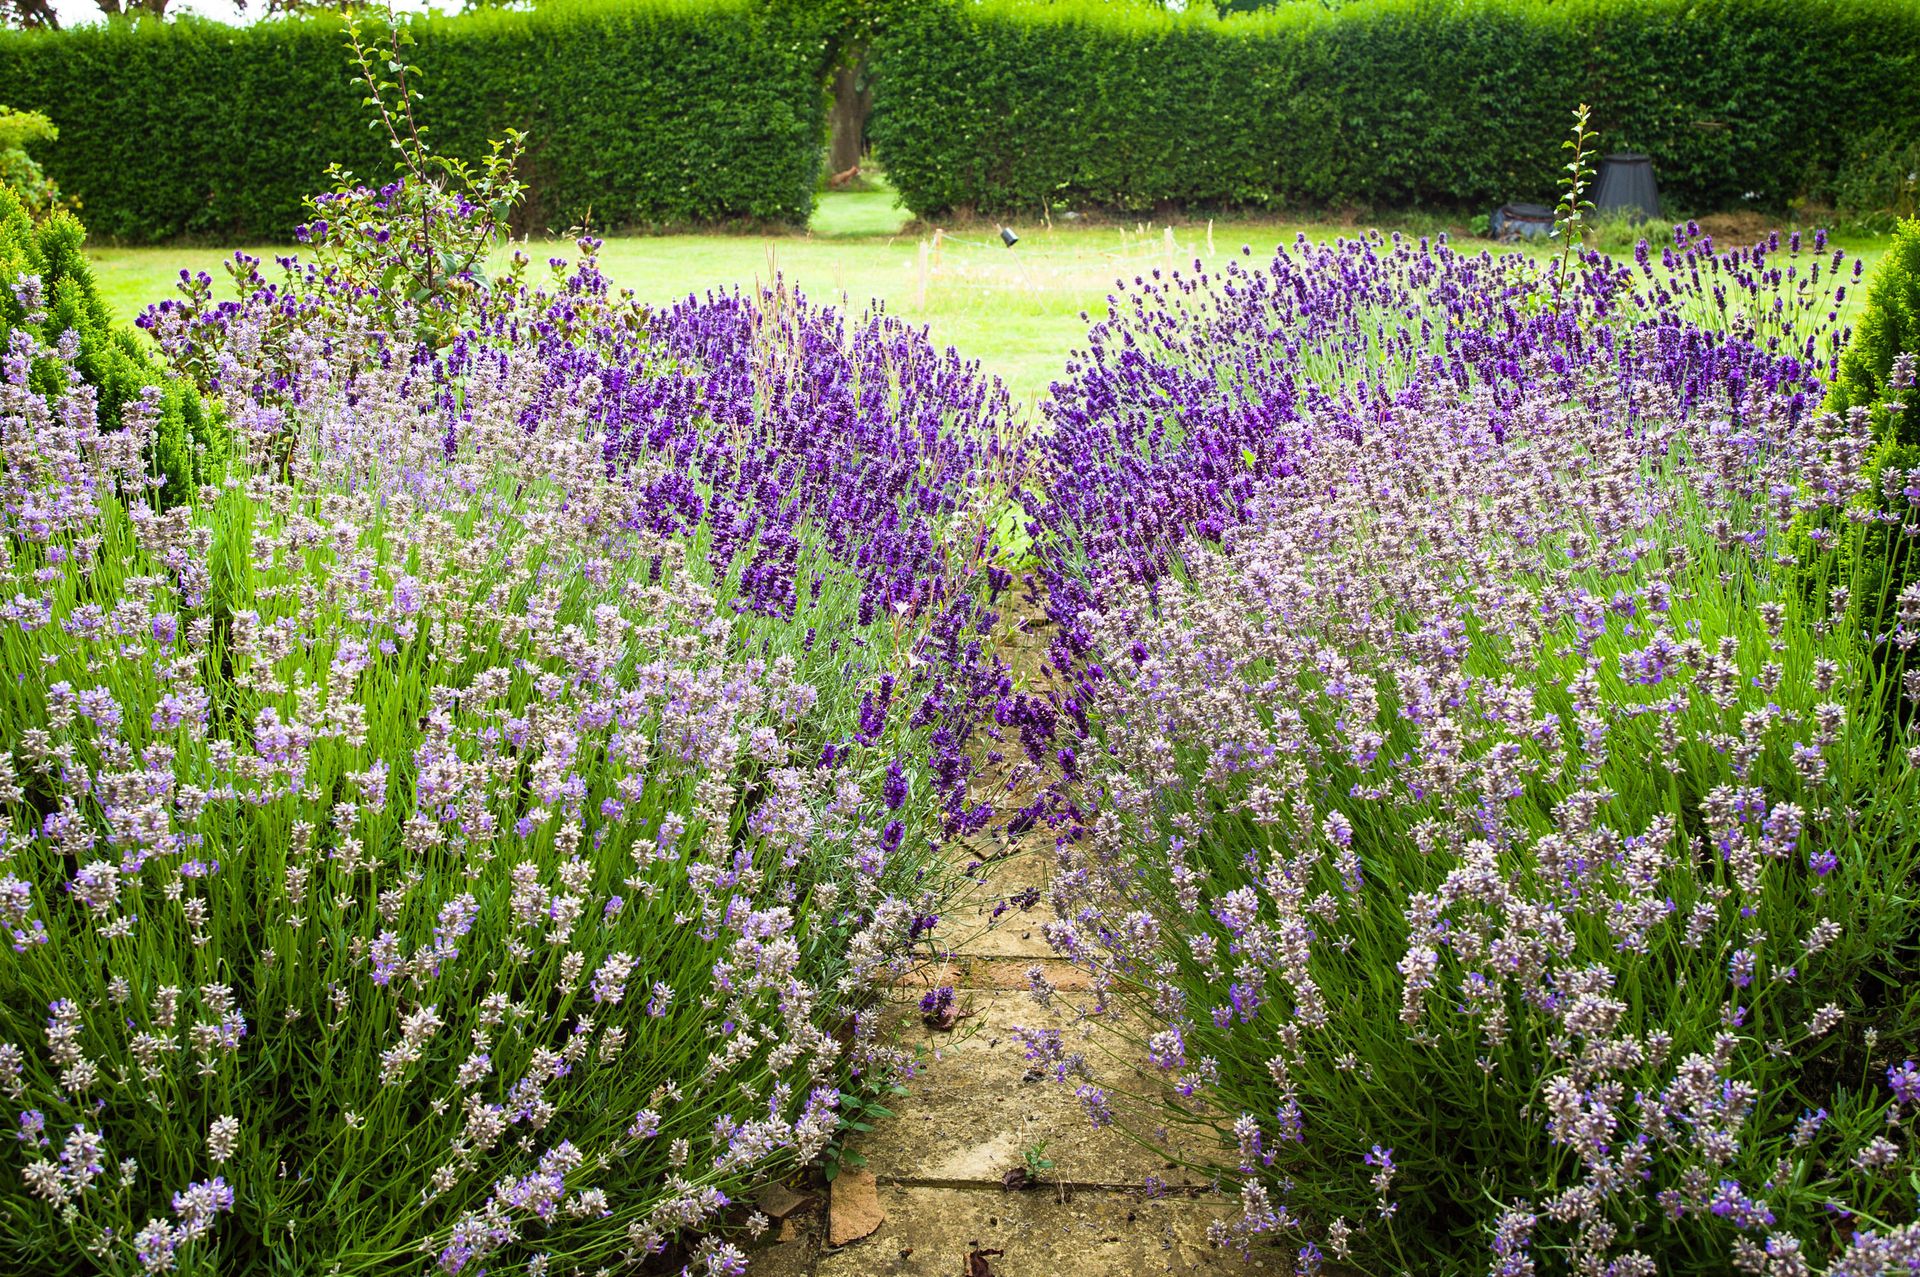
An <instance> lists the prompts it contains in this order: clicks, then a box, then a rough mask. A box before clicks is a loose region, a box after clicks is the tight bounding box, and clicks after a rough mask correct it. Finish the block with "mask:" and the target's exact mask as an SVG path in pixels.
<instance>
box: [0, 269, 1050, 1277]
mask: <svg viewBox="0 0 1920 1277" xmlns="http://www.w3.org/2000/svg"><path fill="white" fill-rule="evenodd" d="M596 247H597V245H595V244H594V242H593V241H592V240H590V239H586V240H583V241H582V244H581V248H582V256H581V258H580V260H579V261H577V262H576V263H572V264H568V263H565V262H560V263H557V264H556V265H555V269H554V273H553V276H552V279H551V282H550V283H542V284H536V283H534V282H530V281H529V280H528V278H527V276H526V272H524V271H523V272H522V273H521V274H520V275H519V276H518V277H516V278H514V279H510V280H509V281H508V282H507V283H506V284H505V285H503V286H501V287H499V288H497V289H493V290H491V291H490V292H489V293H488V295H487V298H486V301H485V305H484V306H477V307H473V308H470V309H468V310H467V311H465V312H464V314H465V316H466V318H467V320H468V323H467V326H466V327H464V328H462V329H460V330H459V331H458V332H456V333H454V334H452V335H451V336H446V335H445V333H444V332H443V331H442V330H441V329H439V328H438V327H437V326H434V325H428V326H424V327H423V326H422V324H421V323H420V322H419V321H418V307H417V306H416V303H415V301H414V300H413V299H411V298H409V297H401V298H399V299H397V300H396V301H395V302H393V304H392V305H391V306H388V305H387V304H386V303H385V302H384V301H382V300H380V299H377V298H376V299H372V300H371V301H370V295H369V293H368V292H367V291H366V290H365V289H364V288H362V287H360V286H359V285H358V284H357V283H356V282H355V281H354V280H352V279H351V278H348V277H347V275H346V274H344V273H343V272H340V271H337V270H331V269H327V268H324V267H321V266H316V265H311V264H304V263H301V262H299V261H298V260H295V259H293V258H288V259H285V260H284V261H283V262H282V263H281V264H280V266H281V270H280V274H279V277H278V278H269V277H268V274H267V272H265V271H264V270H263V269H262V268H261V266H260V263H258V262H257V261H252V260H250V259H245V258H242V259H239V260H238V261H236V263H235V271H236V275H237V276H238V278H240V279H241V280H242V282H243V283H244V284H245V285H246V287H244V288H243V289H242V290H241V294H240V296H239V297H238V298H237V299H235V300H233V301H227V302H219V303H215V302H214V301H213V300H212V297H211V281H210V280H207V279H205V278H204V277H200V278H192V279H188V280H186V281H184V284H185V296H184V297H183V299H182V300H181V301H180V302H177V303H169V304H167V305H165V306H163V307H159V308H156V309H154V310H153V311H151V312H149V314H148V315H146V316H145V317H143V321H142V322H143V323H144V324H145V325H146V326H147V327H148V329H149V330H150V331H151V332H152V333H153V334H154V335H155V336H156V338H157V339H158V340H159V342H160V344H161V347H162V349H163V351H164V352H165V353H166V354H167V357H168V358H169V359H170V360H171V361H172V362H173V363H174V365H175V367H176V368H178V369H180V370H181V371H182V373H183V374H185V375H189V376H191V377H192V378H194V379H195V380H196V381H197V382H198V383H199V384H200V385H202V386H204V387H205V388H206V390H207V392H208V393H209V394H212V395H215V396H217V397H218V398H219V400H220V402H221V404H222V405H223V412H224V414H225V416H226V418H227V419H228V420H229V421H231V422H232V424H233V428H234V430H235V432H236V444H235V453H236V455H235V457H234V459H233V463H232V466H231V467H230V470H229V473H228V475H227V477H226V478H225V480H224V481H223V482H221V483H219V484H215V485H211V486H208V487H206V488H204V489H202V490H201V491H199V492H198V493H197V494H195V498H194V500H192V501H191V502H189V503H188V504H186V505H184V506H182V507H179V508H177V509H175V510H172V511H169V512H167V513H165V514H158V513H156V512H154V511H153V510H152V509H151V508H150V507H148V506H146V505H145V504H143V503H141V502H139V501H137V500H133V499H130V497H131V494H133V493H135V492H137V491H138V490H139V488H140V485H141V483H142V479H141V471H142V466H141V462H140V457H141V455H142V454H141V452H140V444H141V440H142V437H143V431H145V430H147V429H148V428H150V424H151V423H150V420H149V417H150V415H151V414H150V411H149V410H148V408H147V407H146V406H142V407H140V408H137V409H135V410H133V411H132V414H131V417H130V420H129V422H128V429H127V430H126V431H125V432H124V433H123V434H119V435H116V434H109V433H103V432H102V431H101V429H100V428H99V423H98V422H97V420H96V419H95V416H94V414H93V400H92V398H91V396H90V394H89V393H88V392H87V391H86V390H85V388H84V387H79V386H71V387H70V388H69V389H68V390H67V391H66V392H65V393H63V394H60V395H58V396H55V397H53V398H52V399H49V398H47V397H45V396H41V395H34V394H31V393H29V391H28V388H27V378H28V375H29V370H30V369H31V368H32V367H33V366H35V365H36V364H37V363H41V362H44V361H46V360H48V359H53V360H56V361H58V360H63V359H65V360H70V359H71V357H72V355H71V351H70V350H68V349H66V348H65V347H56V348H53V349H48V348H46V347H44V346H41V345H39V344H37V343H36V342H35V341H34V340H33V339H32V336H31V335H30V334H27V333H21V334H18V335H17V336H16V337H15V338H14V344H13V347H12V348H11V350H10V352H9V361H8V363H7V366H6V370H7V376H8V382H7V393H6V397H5V398H4V400H0V443H3V444H4V447H5V449H6V461H7V465H6V475H7V492H6V496H5V498H4V500H3V501H0V510H4V512H5V518H6V519H7V531H8V533H9V537H8V539H7V541H6V545H7V557H6V559H5V562H4V569H3V570H4V571H5V573H6V576H7V581H6V585H7V590H6V592H7V594H8V595H9V596H11V597H12V598H13V602H12V603H11V604H9V605H8V608H7V611H6V612H5V614H4V617H0V624H4V627H5V628H4V630H3V631H0V642H4V644H5V668H6V669H7V670H9V671H10V672H13V673H15V674H16V675H17V677H16V678H15V679H13V680H12V681H11V682H10V684H9V685H8V686H7V688H6V689H5V692H4V693H3V695H4V696H5V701H4V702H3V703H0V719H3V720H4V721H5V722H6V723H7V724H8V730H7V732H6V734H5V739H6V740H7V741H8V742H9V748H8V749H7V751H6V752H5V753H4V754H0V758H4V760H5V761H4V765H5V768H6V770H5V773H4V775H5V777H6V783H5V786H4V787H3V788H0V805H4V810H5V812H6V823H5V826H4V830H5V832H4V835H3V838H4V841H0V852H4V861H5V864H4V869H3V870H0V873H3V874H4V879H3V880H0V898H4V900H5V901H6V902H7V903H6V905H5V911H6V912H5V921H6V923H7V926H8V930H9V932H10V933H11V934H12V938H13V940H14V948H13V951H12V952H10V953H9V954H7V955H6V957H7V958H8V959H9V961H8V962H7V964H6V966H7V971H8V975H7V979H6V982H5V983H4V985H0V988H4V990H5V994H4V996H3V997H0V1043H4V1045H0V1092H4V1093H5V1094H6V1095H7V1097H8V1100H9V1103H10V1104H11V1106H12V1110H13V1111H12V1113H11V1115H10V1117H11V1119H12V1120H13V1121H14V1122H15V1124H16V1126H17V1129H18V1131H19V1132H20V1133H21V1138H20V1140H19V1141H18V1144H17V1148H16V1154H15V1156H16V1159H17V1160H16V1169H17V1170H18V1172H19V1173H20V1174H21V1175H22V1176H23V1179H22V1180H21V1181H20V1182H21V1183H22V1184H23V1185H24V1186H25V1188H26V1190H27V1195H23V1196H21V1197H20V1198H19V1206H18V1209H15V1210H11V1211H9V1212H8V1213H7V1216H6V1218H5V1220H4V1222H0V1254H4V1255H8V1256H10V1257H13V1260H12V1262H21V1263H25V1262H27V1258H26V1257H29V1256H31V1257H34V1262H39V1261H40V1259H41V1258H43V1257H45V1256H49V1255H53V1256H61V1257H63V1258H62V1259H61V1260H60V1262H61V1263H63V1264H65V1265H66V1268H67V1269H68V1270H70V1271H94V1270H104V1271H127V1272H136V1271H166V1270H172V1269H178V1270H182V1271H209V1272H211V1271H233V1270H239V1269H244V1268H248V1267H252V1266H262V1265H266V1264H275V1263H287V1262H292V1263H296V1264H298V1265H299V1266H301V1267H315V1268H318V1269H320V1270H323V1271H327V1270H331V1271H339V1272H354V1271H368V1272H372V1271H389V1270H391V1269H393V1268H395V1267H397V1266H408V1267H416V1266H418V1267H431V1268H435V1269H437V1270H438V1271H443V1272H449V1273H467V1274H473V1273H476V1272H479V1271H493V1272H499V1271H514V1270H522V1269H524V1270H525V1271H529V1272H540V1271H547V1270H548V1269H549V1268H550V1266H552V1265H559V1266H561V1267H563V1268H572V1267H575V1266H578V1267H582V1268H596V1267H600V1266H612V1265H617V1264H620V1263H623V1262H629V1261H634V1260H638V1259H642V1258H644V1257H646V1256H648V1255H651V1254H656V1253H659V1252H662V1251H663V1250H666V1249H668V1248H670V1247H676V1246H677V1247H679V1248H680V1250H679V1260H678V1262H679V1263H682V1264H684V1265H686V1266H688V1267H689V1268H690V1269H691V1270H701V1271H712V1272H737V1271H739V1268H740V1265H741V1262H742V1261H741V1254H740V1251H739V1250H738V1248H737V1245H736V1243H735V1242H734V1241H733V1240H726V1239H723V1237H722V1236H721V1235H719V1234H717V1233H716V1231H715V1230H719V1229H721V1226H723V1225H724V1226H725V1227H726V1229H739V1228H744V1229H746V1231H748V1232H749V1233H750V1232H752V1231H754V1230H755V1229H757V1228H759V1227H762V1226H764V1221H763V1220H758V1219H757V1217H755V1216H754V1215H753V1214H752V1213H751V1211H750V1208H748V1207H747V1206H745V1205H743V1204H742V1203H743V1201H744V1195H745V1193H746V1192H747V1190H749V1189H751V1188H752V1187H753V1186H754V1185H756V1184H757V1183H759V1182H761V1181H762V1180H763V1179H764V1178H765V1177H766V1176H768V1175H771V1174H776V1173H779V1172H781V1171H783V1170H786V1169H790V1168H792V1167H794V1166H795V1165H797V1164H799V1163H802V1162H805V1161H807V1160H810V1159H812V1158H814V1157H816V1156H817V1155H819V1154H820V1153H821V1152H822V1150H823V1149H825V1148H826V1147H827V1145H828V1143H829V1141H830V1140H831V1139H832V1138H833V1136H834V1133H835V1131H836V1129H837V1127H838V1126H839V1124H840V1121H841V1119H840V1116H839V1108H840V1101H841V1096H842V1095H843V1094H847V1093H852V1094H859V1093H862V1092H863V1091H866V1090H869V1089H872V1088H874V1087H878V1086H880V1085H882V1084H883V1083H884V1082H885V1080H886V1079H888V1078H890V1077H892V1076H894V1075H895V1074H896V1073H897V1072H898V1071H899V1070H900V1069H901V1068H903V1067H904V1065H905V1060H904V1058H903V1057H901V1056H899V1055H898V1054H896V1053H894V1052H892V1051H891V1050H890V1049H888V1048H887V1047H886V1046H885V1045H884V1044H883V1043H881V1042H880V1041H879V1040H878V1039H877V1037H876V1026H875V1023H874V1021H873V1020H872V1019H871V1017H870V1015H869V1014H868V1011H867V1008H868V1006H869V1004H870V1002H871V1000H872V997H873V995H874V993H875V991H876V990H877V989H878V987H879V986H881V985H882V984H884V983H886V982H887V981H889V980H892V979H894V978H897V977H898V976H899V975H900V974H901V973H902V972H903V971H904V970H905V969H906V966H907V965H908V964H909V963H910V962H911V961H913V952H914V949H915V947H916V941H918V940H919V937H921V936H922V935H923V934H924V932H925V930H926V928H927V926H928V924H929V921H930V920H931V918H933V917H934V916H935V915H936V914H937V913H938V912H939V910H940V909H941V908H942V903H941V901H942V898H943V894H944V892H945V891H946V890H947V888H948V884H949V882H950V875H949V874H948V872H947V871H946V870H945V869H944V867H943V863H942V861H941V860H940V858H939V855H938V853H939V850H940V845H941V843H943V842H944V841H945V839H946V838H948V837H950V836H951V835H952V834H953V833H955V832H959V831H963V830H965V829H967V828H970V827H973V826H975V825H977V824H978V823H979V822H981V821H982V820H984V819H985V809H984V808H982V807H980V806H979V805H978V804H977V803H969V801H968V790H967V777H968V775H969V773H970V771H971V768H972V759H971V757H970V754H969V752H968V751H969V749H970V748H971V747H972V740H971V737H972V734H973V724H974V723H976V722H978V721H979V720H980V719H981V718H983V717H984V716H985V715H987V714H989V713H990V712H991V709H992V706H993V704H994V703H995V698H996V697H997V695H998V694H999V692H1000V689H1001V687H1002V685H1003V683H1004V679H1005V675H1004V671H1002V670H1001V669H1000V667H999V666H998V664H997V662H995V661H994V660H993V659H992V658H991V657H990V656H989V655H988V654H987V653H986V652H985V651H984V649H983V636H984V634H985V633H986V632H987V631H988V630H989V629H990V628H991V626H992V624H993V615H992V612H991V610H990V600H991V595H992V593H993V592H994V591H995V590H996V589H997V588H998V584H997V583H998V582H999V580H1000V578H998V577H992V576H990V575H989V574H988V573H987V572H986V571H985V567H986V563H985V559H986V549H985V535H984V531H983V529H984V528H985V527H987V526H990V524H991V522H992V518H993V511H992V509H991V508H990V507H989V506H987V505H985V504H983V503H982V501H981V500H980V499H979V498H977V497H975V496H974V495H973V494H972V493H971V492H970V490H969V485H973V484H976V483H978V484H980V485H982V486H989V487H990V486H992V483H993V481H994V477H995V476H996V475H998V474H1001V473H1003V472H1004V471H1005V469H1006V468H1008V467H1010V466H1012V465H1015V464H1017V463H1018V459H1019V457H1020V455H1021V453H1020V448H1019V445H1018V440H1017V438H1014V437H1013V434H1012V432H1011V431H1010V429H1009V428H1008V426H1007V423H1006V421H1005V415H1006V403H1007V400H1006V395H1005V392H1004V391H1003V390H1001V389H1000V388H998V387H997V386H993V385H988V384H986V383H984V382H983V381H982V380H981V379H980V378H979V377H978V375H977V373H976V371H975V370H974V369H972V368H971V367H969V366H967V365H965V364H962V363H961V362H960V361H959V360H958V359H957V358H956V357H954V356H952V355H951V354H950V353H949V354H947V355H944V356H942V355H940V354H938V353H936V352H935V351H934V350H933V349H932V348H931V346H930V345H929V344H928V343H927V341H926V338H925V334H924V333H923V332H919V331H916V330H912V329H908V328H906V327H905V326H903V325H900V324H898V323H895V322H893V321H891V320H888V319H886V318H885V317H884V316H874V317H872V318H871V319H870V320H868V321H867V322H865V323H864V324H863V325H861V326H857V327H854V328H852V329H849V328H848V327H846V326H845V324H844V322H843V321H842V320H841V318H840V317H839V316H838V315H837V314H835V313H833V312H831V311H828V310H825V309H822V308H818V307H813V306H809V305H808V304H807V303H805V302H804V300H802V299H800V298H797V297H795V296H792V295H791V294H787V293H784V292H772V293H768V294H764V295H760V296H756V297H742V296H738V295H731V296H725V297H714V298H709V299H707V300H706V301H704V302H698V301H692V300H690V301H689V302H687V303H686V304H684V305H683V306H680V307H675V308H673V309H672V310H670V311H667V312H663V313H660V314H654V313H650V312H646V311H644V310H642V309H641V308H639V307H637V306H634V305H632V304H631V301H630V299H627V298H623V297H620V296H617V295H615V294H614V293H613V292H612V290H610V289H609V288H608V287H607V285H606V281H605V279H604V277H602V276H601V275H600V274H599V272H598V270H597V267H596V266H595V263H594V257H593V250H594V249H595V248H596ZM16 742H17V743H16ZM924 943H925V942H924V941H919V945H920V947H921V948H924ZM28 1196H30V1197H31V1198H33V1199H37V1200H31V1201H30V1200H28ZM347 1203H351V1204H352V1206H351V1208H350V1209H349V1208H348V1207H347V1206H346V1205H345V1204H347Z"/></svg>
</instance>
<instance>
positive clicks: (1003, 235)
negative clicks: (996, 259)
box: [1000, 226, 1020, 248]
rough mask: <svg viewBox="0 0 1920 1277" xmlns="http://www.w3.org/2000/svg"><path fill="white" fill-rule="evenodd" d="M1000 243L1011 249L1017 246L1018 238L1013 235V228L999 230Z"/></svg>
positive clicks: (1003, 227) (1005, 227) (1007, 227)
mask: <svg viewBox="0 0 1920 1277" xmlns="http://www.w3.org/2000/svg"><path fill="white" fill-rule="evenodd" d="M1000 242H1001V243H1002V244H1005V245H1006V246H1007V247H1008V248H1012V247H1013V246H1014V245H1015V244H1018V243H1019V242H1020V237H1019V236H1018V235H1015V234H1014V233H1013V228H1012V227H1011V226H1002V227H1001V228H1000Z"/></svg>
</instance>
